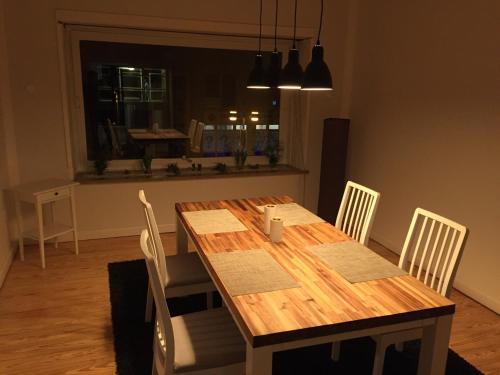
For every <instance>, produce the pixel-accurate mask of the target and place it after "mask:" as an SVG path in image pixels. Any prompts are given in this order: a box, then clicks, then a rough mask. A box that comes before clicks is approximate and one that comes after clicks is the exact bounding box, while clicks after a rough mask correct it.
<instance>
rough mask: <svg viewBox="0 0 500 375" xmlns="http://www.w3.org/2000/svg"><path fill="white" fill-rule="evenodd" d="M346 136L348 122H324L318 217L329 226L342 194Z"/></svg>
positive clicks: (332, 222) (333, 222) (343, 120)
mask: <svg viewBox="0 0 500 375" xmlns="http://www.w3.org/2000/svg"><path fill="white" fill-rule="evenodd" d="M348 136H349V120H347V119H340V118H327V119H325V120H324V124H323V150H322V152H321V175H320V187H319V200H318V215H319V216H320V217H322V218H323V219H324V220H326V221H328V222H329V223H331V224H335V219H336V218H337V212H338V210H339V207H340V202H341V201H342V195H343V193H344V187H345V182H346V159H347V141H348Z"/></svg>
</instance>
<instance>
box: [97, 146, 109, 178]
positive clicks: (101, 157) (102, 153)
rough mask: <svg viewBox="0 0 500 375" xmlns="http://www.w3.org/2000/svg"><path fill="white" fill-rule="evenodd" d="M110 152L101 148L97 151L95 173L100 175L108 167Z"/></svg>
mask: <svg viewBox="0 0 500 375" xmlns="http://www.w3.org/2000/svg"><path fill="white" fill-rule="evenodd" d="M108 160H109V152H106V150H104V149H100V150H99V152H98V153H97V157H96V159H95V160H94V168H95V173H96V174H98V175H99V176H102V175H103V174H104V171H105V170H106V169H107V168H108Z"/></svg>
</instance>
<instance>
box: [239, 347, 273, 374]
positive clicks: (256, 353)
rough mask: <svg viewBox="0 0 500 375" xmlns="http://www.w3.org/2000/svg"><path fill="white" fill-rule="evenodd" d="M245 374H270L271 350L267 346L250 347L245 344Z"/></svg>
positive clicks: (271, 365)
mask: <svg viewBox="0 0 500 375" xmlns="http://www.w3.org/2000/svg"><path fill="white" fill-rule="evenodd" d="M245 373H246V375H272V373H273V352H272V350H270V349H269V348H266V347H265V346H264V347H261V348H252V346H251V345H249V344H247V358H246V371H245Z"/></svg>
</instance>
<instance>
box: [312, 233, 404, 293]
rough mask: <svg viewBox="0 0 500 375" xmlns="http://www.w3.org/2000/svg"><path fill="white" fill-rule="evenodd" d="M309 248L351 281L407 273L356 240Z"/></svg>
mask: <svg viewBox="0 0 500 375" xmlns="http://www.w3.org/2000/svg"><path fill="white" fill-rule="evenodd" d="M308 249H309V250H310V251H311V252H313V253H314V254H316V255H317V256H318V257H319V258H321V260H323V262H325V263H326V264H328V265H329V266H330V267H331V268H333V269H334V270H335V271H336V272H338V273H339V274H340V275H341V276H342V277H343V278H344V279H346V280H348V281H350V282H351V283H358V282H362V281H370V280H377V279H385V278H388V277H394V276H401V275H406V274H407V273H406V272H405V271H403V270H402V269H400V268H399V267H397V266H395V265H394V264H392V263H390V262H389V261H387V260H385V259H384V258H382V257H381V256H379V255H377V254H375V253H374V252H373V251H371V250H370V249H368V248H367V247H365V246H363V245H361V244H360V243H359V242H356V241H343V242H336V243H329V244H322V245H315V246H311V247H309V248H308Z"/></svg>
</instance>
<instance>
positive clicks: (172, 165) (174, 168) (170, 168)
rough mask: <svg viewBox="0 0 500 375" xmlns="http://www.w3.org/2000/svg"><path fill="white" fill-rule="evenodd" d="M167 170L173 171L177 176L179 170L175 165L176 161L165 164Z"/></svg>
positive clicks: (179, 172)
mask: <svg viewBox="0 0 500 375" xmlns="http://www.w3.org/2000/svg"><path fill="white" fill-rule="evenodd" d="M167 172H168V173H173V174H174V175H176V176H179V175H180V174H181V170H180V168H179V167H178V166H177V163H172V164H169V165H167Z"/></svg>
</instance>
